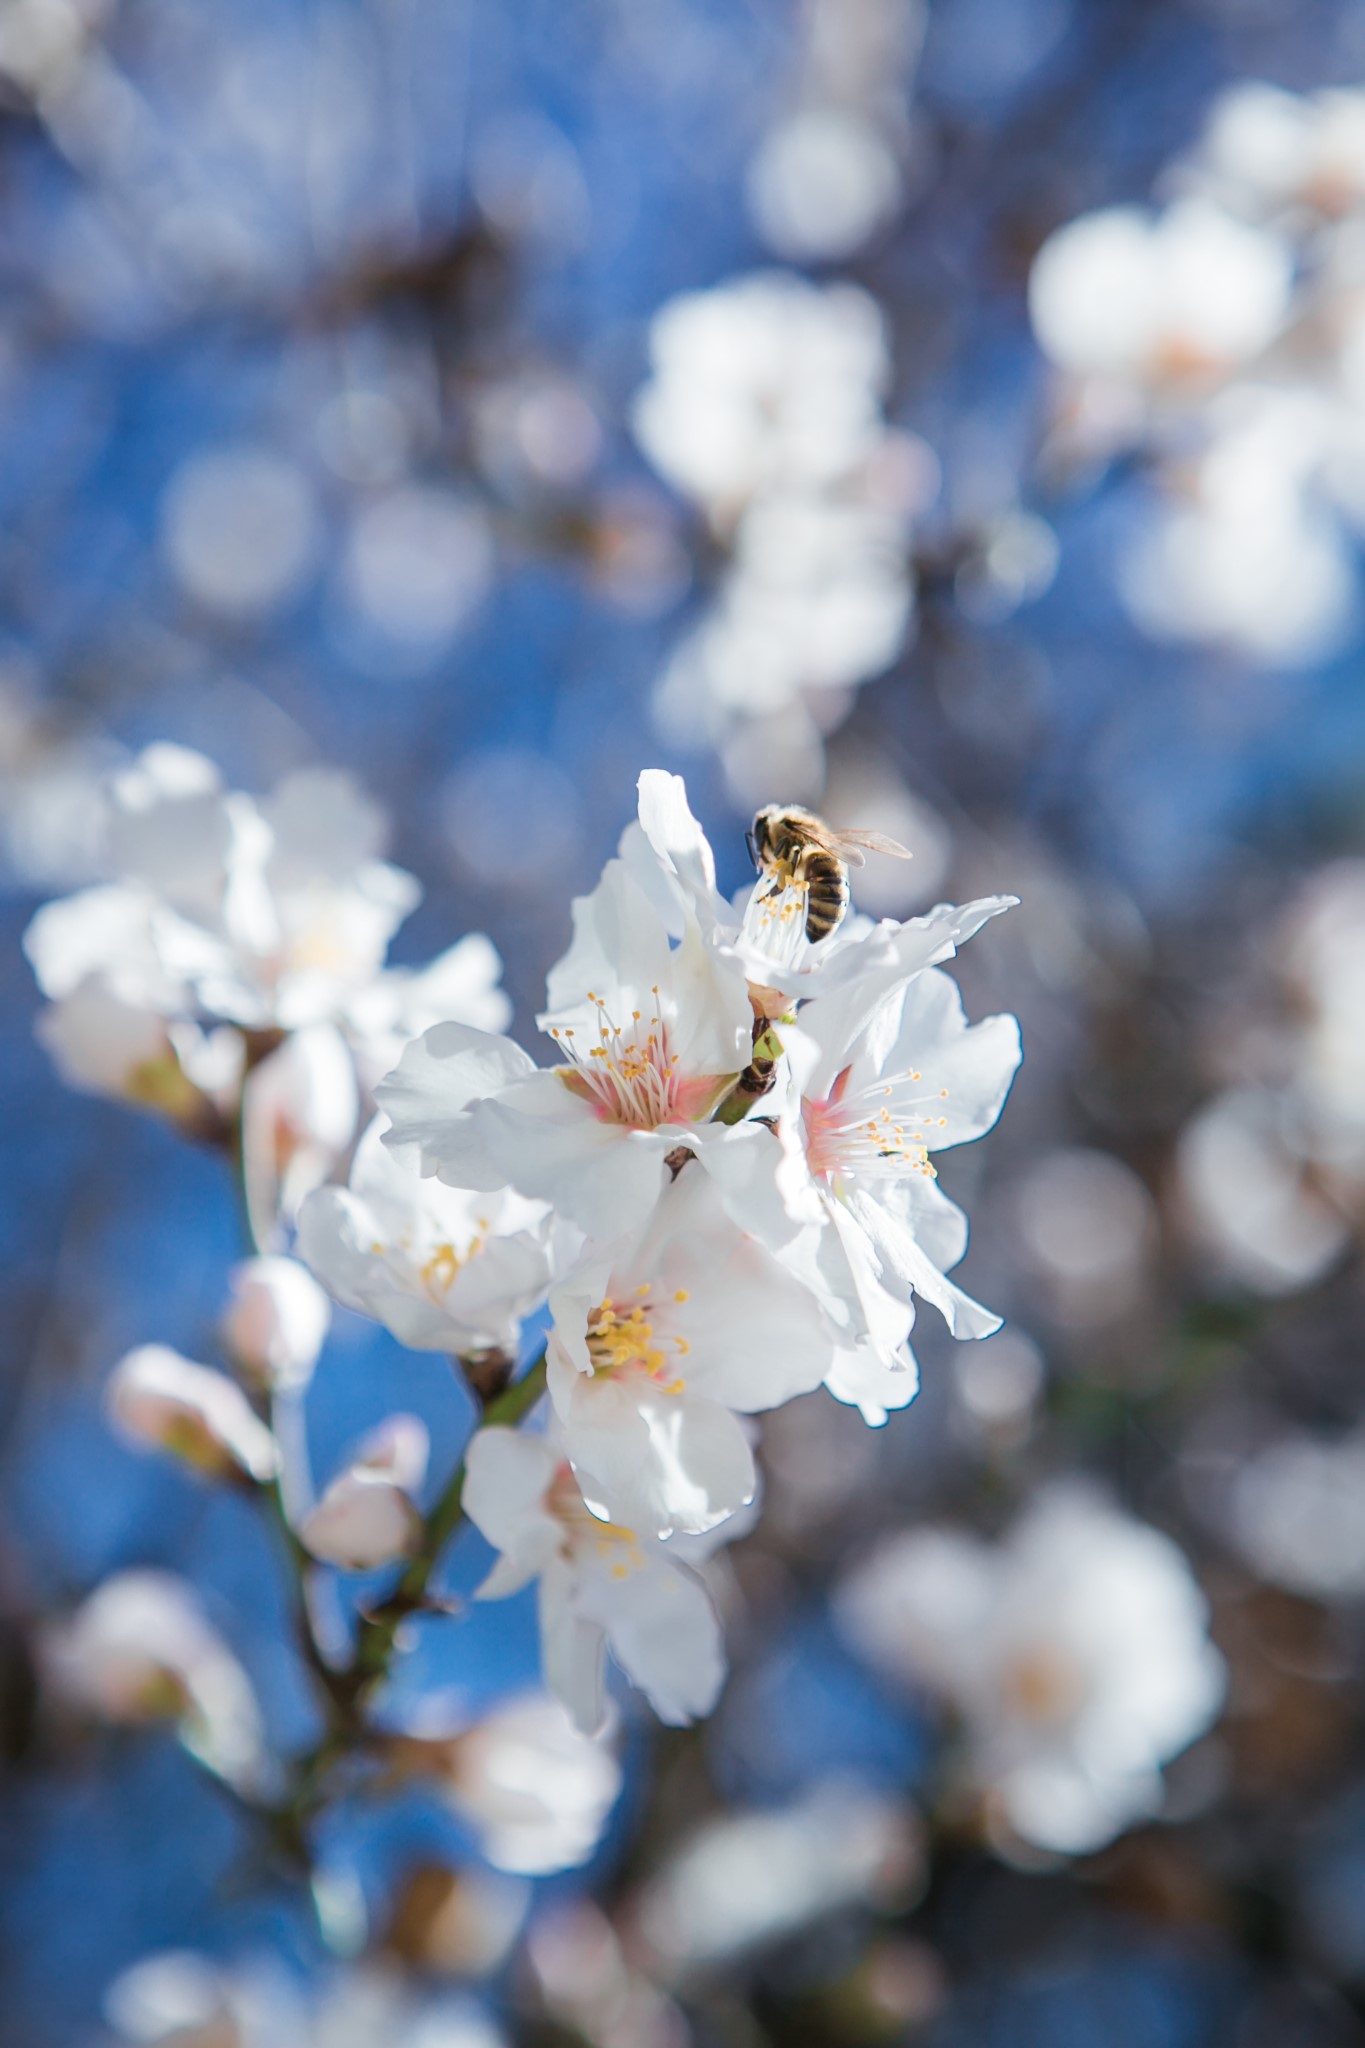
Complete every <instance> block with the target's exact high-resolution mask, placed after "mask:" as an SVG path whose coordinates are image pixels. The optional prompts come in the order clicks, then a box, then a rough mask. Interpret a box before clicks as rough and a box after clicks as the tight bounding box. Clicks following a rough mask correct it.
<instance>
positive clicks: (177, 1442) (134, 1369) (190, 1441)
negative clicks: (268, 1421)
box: [105, 1344, 280, 1482]
mask: <svg viewBox="0 0 1365 2048" xmlns="http://www.w3.org/2000/svg"><path fill="white" fill-rule="evenodd" d="M105 1408H106V1410H107V1412H108V1415H109V1418H110V1420H111V1421H112V1422H113V1423H114V1424H115V1426H116V1427H117V1428H118V1429H119V1430H120V1431H121V1432H122V1433H123V1434H124V1435H125V1436H128V1437H131V1438H132V1439H133V1440H134V1441H135V1442H138V1443H143V1444H153V1445H158V1446H160V1448H161V1449H163V1450H167V1451H172V1452H174V1453H175V1455H176V1456H177V1457H179V1458H183V1459H184V1460H185V1462H186V1464H188V1465H193V1466H194V1467H195V1469H196V1470H197V1471H200V1472H204V1473H207V1474H209V1475H210V1476H211V1477H213V1478H226V1477H230V1476H231V1477H237V1476H240V1477H244V1478H246V1479H248V1480H255V1481H257V1482H261V1481H264V1480H267V1479H273V1478H274V1477H275V1474H276V1473H277V1472H278V1471H279V1469H280V1450H279V1445H278V1444H277V1443H276V1442H275V1439H274V1437H273V1436H272V1435H271V1434H270V1431H269V1430H268V1429H267V1428H266V1426H265V1424H264V1423H263V1422H262V1421H261V1420H260V1417H259V1416H257V1415H255V1414H253V1412H252V1410H251V1407H250V1405H249V1403H248V1401H247V1399H246V1396H245V1395H244V1394H243V1392H242V1390H241V1388H240V1387H238V1386H236V1385H234V1383H233V1382H232V1381H231V1380H230V1379H229V1378H228V1377H227V1375H226V1373H221V1372H214V1371H213V1370H212V1369H211V1368H210V1367H209V1366H206V1365H195V1364H193V1363H192V1361H191V1360H190V1359H188V1358H182V1357H181V1356H180V1354H179V1352H177V1351H172V1350H171V1349H170V1348H169V1346H167V1345H165V1344H142V1345H139V1347H138V1348H137V1350H135V1351H130V1352H129V1353H128V1355H127V1357H126V1358H124V1359H121V1360H120V1362H119V1363H118V1365H116V1366H115V1367H114V1370H113V1372H112V1374H111V1375H110V1378H109V1383H108V1385H107V1387H106V1388H105Z"/></svg>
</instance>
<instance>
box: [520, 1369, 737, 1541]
mask: <svg viewBox="0 0 1365 2048" xmlns="http://www.w3.org/2000/svg"><path fill="white" fill-rule="evenodd" d="M550 1392H551V1397H552V1399H553V1400H554V1403H555V1410H556V1413H557V1414H558V1415H559V1418H560V1422H561V1425H562V1428H563V1435H564V1447H565V1450H566V1451H567V1453H568V1456H569V1459H570V1461H571V1463H572V1464H573V1467H574V1470H575V1472H577V1474H578V1476H579V1483H580V1484H581V1485H582V1487H583V1490H584V1493H585V1495H586V1497H587V1498H588V1500H589V1502H590V1504H591V1505H592V1506H593V1508H594V1510H595V1511H600V1512H603V1513H604V1515H605V1516H606V1517H608V1518H609V1519H610V1520H611V1521H613V1522H615V1523H617V1524H618V1525H619V1526H620V1527H622V1528H627V1529H641V1530H646V1531H648V1532H649V1533H651V1534H658V1535H660V1536H663V1535H667V1534H668V1533H669V1532H670V1531H671V1530H673V1529H683V1530H687V1531H689V1532H692V1533H698V1532H700V1531H701V1530H703V1529H711V1528H714V1527H715V1525H716V1523H718V1522H723V1521H724V1520H725V1518H726V1516H727V1515H731V1514H733V1513H734V1511H735V1509H736V1508H739V1507H742V1506H743V1505H744V1503H745V1502H746V1501H747V1500H749V1499H750V1498H751V1497H752V1494H753V1491H754V1487H755V1484H756V1480H755V1477H754V1462H753V1454H752V1452H751V1451H750V1449H749V1445H748V1442H747V1440H746V1438H745V1436H744V1432H743V1431H742V1430H741V1428H740V1426H739V1423H738V1422H737V1421H736V1420H735V1417H734V1416H733V1415H732V1414H731V1413H730V1411H729V1410H728V1409H727V1408H722V1407H721V1406H720V1405H719V1403H718V1402H715V1401H708V1400H703V1399H701V1398H694V1397H692V1396H691V1395H687V1394H682V1395H678V1394H674V1395H670V1394H665V1393H662V1392H660V1391H657V1390H655V1389H653V1388H652V1387H651V1386H650V1385H649V1383H648V1382H644V1381H623V1382H617V1381H614V1380H611V1379H609V1378H606V1377H605V1376H600V1375H599V1376H595V1377H592V1378H589V1377H588V1376H586V1375H584V1374H581V1373H574V1372H572V1371H571V1370H570V1369H567V1368H564V1369H560V1370H556V1368H555V1364H554V1361H553V1359H552V1361H551V1369H550Z"/></svg>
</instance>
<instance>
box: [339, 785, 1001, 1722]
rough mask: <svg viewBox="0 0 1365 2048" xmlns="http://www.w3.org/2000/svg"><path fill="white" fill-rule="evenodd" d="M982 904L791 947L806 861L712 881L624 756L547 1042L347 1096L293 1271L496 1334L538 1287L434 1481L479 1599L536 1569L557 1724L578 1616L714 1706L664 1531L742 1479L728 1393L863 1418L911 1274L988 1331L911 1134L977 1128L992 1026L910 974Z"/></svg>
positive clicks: (700, 1531) (466, 1334)
mask: <svg viewBox="0 0 1365 2048" xmlns="http://www.w3.org/2000/svg"><path fill="white" fill-rule="evenodd" d="M1010 900H1011V899H1008V898H991V899H988V900H985V901H982V902H978V903H974V904H971V905H968V906H967V907H965V908H964V909H956V908H953V907H952V906H942V907H941V908H939V909H938V910H936V911H934V912H931V913H930V914H929V915H928V916H926V917H923V918H917V919H913V920H911V921H909V922H907V923H904V924H895V923H891V922H889V921H888V922H886V923H883V924H880V925H872V924H870V923H868V922H866V921H864V920H856V921H853V922H851V923H849V924H848V925H846V926H844V927H842V928H841V929H839V930H837V931H836V932H835V933H833V934H832V935H830V936H828V937H826V938H823V939H821V940H820V941H818V942H817V943H814V944H813V943H812V942H811V941H810V940H809V939H808V938H807V937H806V933H805V912H806V885H805V883H804V881H803V880H800V879H799V878H797V877H795V876H792V877H784V876H782V875H774V874H768V873H765V874H764V875H763V876H761V877H760V879H759V881H758V882H757V883H756V884H755V885H754V887H753V888H752V889H751V890H750V891H749V892H747V899H746V900H744V901H742V902H741V903H740V905H739V906H738V907H737V908H732V906H731V905H729V904H728V903H727V902H726V901H725V900H724V899H723V898H722V897H721V896H720V895H719V894H718V892H717V890H716V886H715V871H714V863H713V859H712V854H711V849H710V847H709V846H708V844H707V842H706V840H705V838H704V836H703V835H702V832H701V829H700V827H699V826H698V824H697V822H696V820H695V818H694V817H693V816H692V813H691V811H690V810H689V808H688V805H687V799H686V794H685V792H684V789H683V786H682V783H681V782H680V781H679V780H678V778H676V777H674V776H670V775H665V774H662V773H655V772H650V773H647V774H645V775H644V776H642V777H641V781H640V816H639V822H638V823H637V824H634V825H632V826H630V827H629V828H628V829H627V831H626V833H625V835H624V837H623V839H622V842H621V850H620V855H619V857H618V858H617V859H615V860H613V861H611V862H609V863H608V865H607V867H606V869H605V871H604V873H603V876H602V879H601V881H600V883H599V884H598V886H597V888H596V889H595V890H594V891H593V892H592V894H591V895H589V896H586V897H583V898H581V899H579V900H578V901H577V902H576V903H575V905H574V936H573V942H572V944H571V946H570V948H569V950H568V952H567V954H566V955H565V956H564V958H563V959H562V960H561V961H560V962H559V963H558V964H557V965H556V966H555V967H554V968H553V969H552V970H551V972H550V976H549V984H548V1008H547V1010H546V1012H545V1013H544V1014H543V1016H542V1017H541V1019H540V1023H541V1026H542V1028H543V1030H544V1031H545V1032H546V1033H547V1034H548V1035H549V1037H550V1039H551V1040H552V1042H553V1044H554V1048H555V1052H556V1054H557V1056H558V1057H557V1062H556V1064H554V1065H553V1066H550V1067H545V1068H541V1067H537V1066H536V1065H535V1064H534V1062H533V1061H532V1060H531V1059H530V1058H529V1057H528V1055H527V1054H526V1053H525V1052H523V1051H522V1049H521V1048H520V1047H519V1046H517V1045H515V1044H514V1043H513V1042H512V1040H510V1039H508V1038H502V1037H497V1036H494V1035H492V1034H490V1033H487V1032H482V1031H478V1030H476V1029H474V1028H472V1027H471V1026H468V1025H462V1024H453V1023H448V1024H441V1025H438V1026H436V1027H435V1028H434V1029H432V1030H430V1031H428V1032H427V1033H425V1034H424V1036H423V1037H422V1038H421V1039H419V1040H417V1041H416V1042H415V1043H414V1044H413V1045H411V1046H410V1047H409V1048H408V1050H407V1051H406V1052H405V1053H404V1055H403V1058H402V1059H401V1061H400V1062H399V1064H398V1067H397V1069H396V1071H395V1072H394V1073H393V1075H391V1076H390V1078H389V1079H388V1080H387V1081H385V1082H383V1083H381V1084H380V1086H379V1088H378V1089H377V1091H376V1094H377V1097H378V1101H379V1104H380V1108H381V1111H382V1113H383V1115H384V1117H385V1118H386V1119H387V1128H386V1129H384V1130H383V1131H382V1133H381V1134H380V1139H379V1142H374V1141H373V1140H372V1139H367V1140H366V1143H365V1144H364V1145H363V1146H362V1148H361V1152H360V1154H359V1155H358V1158H357V1163H356V1170H355V1173H354V1175H353V1177H352V1185H351V1188H350V1189H349V1190H348V1191H345V1192H343V1191H334V1190H323V1191H320V1192H319V1193H318V1194H316V1195H314V1196H313V1197H312V1199H311V1200H310V1202H309V1203H308V1204H307V1205H306V1206H305V1209H304V1213H303V1218H302V1227H301V1237H300V1243H301V1248H302V1250H303V1253H304V1256H305V1257H307V1258H308V1259H309V1260H310V1262H311V1263H312V1265H313V1267H314V1269H315V1271H317V1272H318V1273H319V1274H320V1275H321V1276H322V1277H323V1278H324V1279H325V1280H326V1281H327V1283H328V1284H329V1285H330V1286H332V1287H333V1288H334V1289H335V1290H336V1291H337V1292H338V1293H339V1294H340V1295H341V1297H342V1298H343V1299H345V1300H347V1301H349V1302H351V1303H353V1304H356V1305H358V1306H361V1307H364V1308H366V1309H368V1310H369V1312H370V1313H372V1314H376V1315H379V1316H380V1317H382V1318H383V1320H385V1321H386V1322H387V1323H388V1324H389V1326H390V1328H392V1329H393V1330H394V1331H395V1332H396V1333H397V1334H399V1335H403V1334H405V1333H407V1334H408V1336H409V1341H418V1342H421V1343H423V1344H431V1345H442V1344H444V1345H446V1346H448V1347H450V1348H458V1349H461V1350H463V1351H465V1352H466V1353H467V1352H468V1351H469V1350H470V1348H471V1345H476V1346H477V1347H478V1348H483V1347H485V1346H488V1345H493V1344H497V1343H500V1342H501V1343H503V1344H504V1345H505V1344H506V1342H507V1335H508V1332H509V1331H510V1328H511V1327H512V1326H513V1325H514V1324H515V1322H516V1320H517V1319H518V1318H519V1317H520V1316H521V1315H523V1314H525V1312H526V1311H527V1309H528V1307H529V1306H530V1305H531V1304H532V1302H533V1300H534V1299H536V1298H542V1297H544V1296H545V1295H546V1294H548V1300H549V1307H550V1313H551V1328H550V1334H549V1340H548V1347H547V1382H548V1390H549V1395H550V1404H551V1410H552V1414H551V1419H550V1422H549V1426H548V1429H547V1431H546V1434H545V1435H544V1436H523V1435H518V1434H517V1433H515V1432H514V1431H512V1430H507V1429H500V1428H496V1427H494V1428H485V1429H483V1430H481V1431H480V1432H479V1433H478V1434H477V1435H476V1436H475V1437H474V1439H473V1441H472V1443H471V1445H470V1447H469V1451H468V1456H467V1478H466V1482H465V1488H464V1507H465V1511H466V1512H467V1514H468V1515H469V1516H470V1518H471V1520H473V1521H474V1522H475V1523H476V1524H477V1525H478V1526H479V1527H480V1528H481V1529H482V1531H483V1533H484V1534H485V1535H486V1536H487V1537H488V1539H489V1540H490V1542H492V1543H493V1544H494V1545H495V1546H496V1547H497V1549H498V1550H499V1551H500V1552H501V1553H502V1555H501V1558H500V1560H499V1562H498V1564H497V1565H496V1566H495V1568H494V1570H493V1572H492V1574H491V1576H490V1577H489V1579H488V1580H487V1582H486V1584H485V1585H484V1587H483V1589H482V1591H483V1595H484V1597H486V1598H494V1597H499V1596H501V1595H503V1594H507V1593H510V1592H512V1591H514V1590H516V1589H517V1588H519V1587H521V1586H523V1585H525V1584H526V1583H527V1582H528V1581H529V1580H531V1579H533V1578H537V1579H538V1581H539V1597H540V1614H541V1624H542V1635H543V1644H544V1659H545V1669H546V1676H547V1679H548V1681H549V1683H550V1684H551V1686H552V1687H553V1688H554V1689H555V1690H556V1691H557V1692H558V1693H559V1694H560V1695H561V1697H562V1698H563V1699H564V1700H565V1701H566V1703H567V1704H568V1705H569V1707H570V1709H571V1711H572V1712H573V1714H574V1716H575V1718H576V1719H577V1720H578V1722H579V1724H580V1725H581V1726H583V1727H585V1728H592V1727H595V1726H597V1725H599V1724H600V1722H601V1720H602V1717H603V1712H604V1695H603V1689H602V1688H603V1677H602V1671H603V1646H604V1643H609V1644H610V1646H611V1648H612V1650H613V1652H614V1654H615V1656H616V1659H617V1661H618V1662H619V1663H620V1664H621V1666H622V1668H623V1669H624V1670H625V1671H626V1672H627V1673H628V1674H629V1675H630V1677H631V1678H632V1679H633V1680H634V1681H635V1683H636V1684H637V1685H639V1686H640V1687H641V1689H642V1690H643V1691H645V1693H646V1694H647V1695H648V1696H649V1698H650V1699H651V1701H652V1703H653V1705H654V1706H655V1708H656V1711H658V1713H659V1714H660V1715H661V1716H662V1717H663V1718H664V1719H666V1720H670V1721H681V1720H686V1719H689V1718H691V1717H692V1716H694V1715H696V1714H699V1713H703V1712H705V1711H706V1710H707V1709H708V1708H709V1707H710V1705H711V1704H712V1702H713V1700H714V1698H715V1695H716V1692H717V1690H718V1689H719V1686H720V1682H721V1678H722V1674H723V1659H722V1654H721V1646H720V1639H719V1629H718V1624H717V1621H716V1618H715V1615H714V1613H713V1611H712V1608H711V1605H710V1602H709V1599H708V1597H707V1594H706V1592H705V1590H704V1588H703V1586H702V1585H701V1583H700V1581H698V1580H697V1579H696V1578H695V1577H694V1576H693V1574H692V1572H691V1570H690V1568H689V1567H688V1565H687V1564H686V1563H684V1562H683V1554H682V1551H681V1549H680V1547H679V1541H678V1539H679V1538H682V1537H704V1536H707V1535H708V1534H710V1533H711V1532H714V1531H717V1530H718V1529H719V1528H720V1527H721V1525H722V1524H724V1523H726V1522H727V1521H729V1519H730V1518H731V1517H732V1516H733V1515H734V1514H735V1513H736V1511H737V1510H738V1509H739V1508H741V1507H742V1506H744V1505H745V1504H746V1503H747V1502H748V1501H749V1500H751V1499H752V1497H753V1494H754V1490H755V1485H756V1479H755V1470H754V1459H753V1450H752V1430H751V1428H750V1427H749V1426H747V1424H746V1422H745V1420H744V1419H743V1418H746V1417H748V1416H751V1415H753V1414H755V1413H757V1412H759V1411H762V1410H765V1409H770V1408H774V1407H777V1406H778V1405H779V1404H781V1403H782V1402H785V1401H787V1400H790V1399H791V1398H793V1397H794V1396H795V1395H798V1394H802V1393H806V1392H809V1391H810V1390H811V1389H813V1388H815V1387H817V1386H819V1385H820V1384H821V1383H822V1382H823V1383H824V1384H825V1385H827V1386H828V1387H829V1388H830V1390H831V1391H832V1392H833V1393H834V1394H836V1395H837V1396H838V1398H840V1399H841V1400H845V1401H853V1402H856V1403H858V1404H859V1405H860V1406H861V1407H862V1408H863V1410H864V1412H865V1413H866V1414H867V1415H868V1417H869V1419H871V1420H873V1421H884V1420H885V1417H886V1412H887V1410H888V1409H889V1408H892V1407H900V1406H903V1405H904V1404H905V1403H906V1402H907V1401H908V1400H909V1399H910V1398H911V1396H912V1395H913V1393H914V1391H915V1386H916V1376H915V1369H914V1365H913V1361H912V1358H911V1355H910V1353H909V1350H908V1346H907V1339H908V1337H909V1334H910V1330H911V1326H912V1324H913V1321H914V1314H915V1304H916V1300H917V1298H920V1297H922V1298H924V1299H925V1300H928V1301H930V1302H932V1303H933V1304H934V1305H935V1306H936V1307H937V1308H939V1309H940V1310H941V1312H942V1313H943V1315H944V1316H945V1317H946V1318H947V1321H948V1323H949V1326H950V1328H952V1329H953V1330H954V1331H955V1332H956V1333H957V1334H958V1335H961V1336H982V1335H985V1334H987V1333H989V1332H990V1331H991V1330H993V1329H994V1328H996V1327H997V1321H998V1319H997V1318H996V1317H994V1316H992V1315H990V1314H989V1313H988V1312H987V1311H986V1310H984V1309H982V1308H980V1307H979V1306H978V1304H977V1303H975V1302H974V1301H972V1300H970V1298H969V1297H968V1296H966V1295H965V1294H963V1293H962V1291H961V1290H960V1289H959V1288H957V1287H956V1286H954V1284H953V1283H952V1282H951V1281H950V1280H949V1279H948V1278H947V1277H946V1269H947V1268H949V1267H951V1266H952V1265H954V1264H955V1263H956V1262H957V1260H958V1259H960V1258H961V1256H962V1253H963V1251H964V1249H965V1246H966V1222H965V1219H964V1218H963V1216H962V1214H961V1211H960V1210H959V1209H958V1208H957V1207H956V1206H955V1205H954V1204H953V1203H952V1202H951V1201H949V1200H948V1198H947V1197H946V1196H945V1195H943V1194H942V1193H941V1192H940V1190H939V1188H938V1186H937V1183H936V1180H935V1175H934V1169H933V1166H932V1164H931V1155H932V1154H933V1153H934V1152H935V1151H937V1150H939V1149H942V1148H943V1147H945V1146H949V1145H954V1144H960V1143H962V1142H964V1141H966V1140H969V1139H972V1138H975V1137H978V1136H980V1135H981V1133H982V1132H983V1131H985V1130H987V1129H989V1127H990V1126H991V1124H992V1123H993V1122H994V1121H995V1118H996V1116H997V1115H998V1114H999V1110H1000V1107H1001V1104H1002V1102H1003V1100H1004V1097H1005V1093H1006V1091H1007V1089H1008V1087H1009V1084H1010V1081H1011V1079H1012V1077H1013V1074H1014V1070H1015V1067H1016V1065H1017V1063H1018V1059H1019V1039H1018V1029H1017V1026H1016V1025H1015V1023H1014V1020H1013V1019H1012V1018H1007V1017H995V1018H989V1019H987V1020H986V1022H984V1023H981V1024H977V1025H974V1026H968V1024H967V1022H966V1020H965V1018H964V1016H963V1013H962V1006H961V1002H960V1000H959V998H958V994H957V990H956V987H955V985H954V983H953V982H952V981H951V980H950V979H949V978H948V977H947V976H946V975H945V974H943V973H942V972H941V971H940V968H939V963H940V962H942V961H944V960H946V959H948V958H949V957H951V955H952V954H953V952H954V951H955V949H956V947H957V945H958V944H959V943H960V942H962V941H963V940H964V939H966V938H967V937H969V936H970V935H971V933H972V932H974V931H975V930H977V929H978V927H979V926H980V925H981V924H983V923H984V922H985V921H986V920H987V919H988V918H990V917H992V916H994V915H995V914H996V913H997V912H999V911H1001V910H1003V909H1005V908H1006V907H1007V906H1008V903H1009V901H1010ZM756 1048H757V1050H758V1056H759V1058H760V1059H761V1061H762V1063H763V1065H764V1067H765V1070H766V1072H765V1078H771V1080H772V1081H773V1083H774V1085H773V1087H772V1088H771V1090H770V1091H769V1092H766V1093H763V1094H762V1095H759V1094H757V1093H756V1092H755V1084H754V1083H753V1081H752V1080H751V1079H750V1078H749V1076H750V1074H751V1071H752V1070H753V1062H754V1060H755V1055H756ZM760 1111H761V1113H759V1112H760ZM404 1176H406V1190H405V1191H404V1181H403V1177H404ZM508 1190H510V1191H511V1193H510V1194H509V1193H508ZM505 1204H511V1205H512V1206H510V1207H505V1206H503V1205H505Z"/></svg>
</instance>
